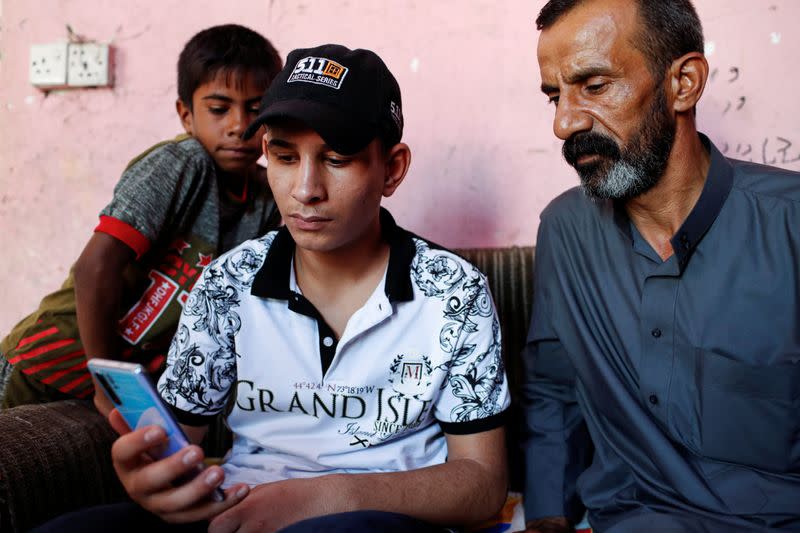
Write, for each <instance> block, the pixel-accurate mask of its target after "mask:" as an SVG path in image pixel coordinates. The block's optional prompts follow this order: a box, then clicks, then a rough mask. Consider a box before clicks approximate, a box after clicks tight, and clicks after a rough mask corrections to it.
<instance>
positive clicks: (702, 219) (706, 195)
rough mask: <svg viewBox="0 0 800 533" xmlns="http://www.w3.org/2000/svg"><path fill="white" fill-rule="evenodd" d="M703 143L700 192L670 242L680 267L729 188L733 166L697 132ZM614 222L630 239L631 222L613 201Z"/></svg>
mask: <svg viewBox="0 0 800 533" xmlns="http://www.w3.org/2000/svg"><path fill="white" fill-rule="evenodd" d="M698 135H699V136H700V140H701V141H702V143H703V146H705V148H706V149H707V150H708V151H709V154H710V156H711V164H710V165H709V168H708V175H707V176H706V181H705V184H704V185H703V191H702V192H701V193H700V198H699V199H698V200H697V204H695V206H694V208H692V210H691V212H690V213H689V216H688V217H686V220H685V221H684V222H683V224H682V225H681V227H680V229H679V230H678V231H677V232H676V233H675V235H673V236H672V239H670V243H671V244H672V249H673V250H674V252H675V257H676V258H677V259H678V264H679V265H680V270H681V272H683V270H684V269H685V268H686V265H687V264H688V262H689V258H690V257H691V255H692V253H693V252H694V249H695V247H696V246H697V244H698V243H699V242H700V240H701V239H702V238H703V236H704V235H705V234H706V232H707V231H708V229H709V228H710V227H711V224H713V223H714V221H715V220H716V219H717V216H718V215H719V212H720V211H721V210H722V206H723V205H724V204H725V200H726V199H727V198H728V194H729V193H730V192H731V188H732V187H733V167H732V166H731V164H730V162H729V161H728V160H727V159H725V156H723V155H722V153H721V152H720V151H719V150H718V149H717V147H716V146H714V143H712V142H711V141H710V140H709V138H708V137H706V136H705V135H703V134H702V133H699V132H698ZM614 222H615V223H616V224H617V226H618V227H619V229H620V231H622V232H623V233H624V234H625V235H626V236H627V237H628V238H629V239H631V240H633V234H632V233H631V221H630V218H628V215H627V213H626V212H625V208H624V206H623V205H622V203H621V202H615V203H614Z"/></svg>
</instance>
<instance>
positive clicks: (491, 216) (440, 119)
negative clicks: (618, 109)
mask: <svg viewBox="0 0 800 533" xmlns="http://www.w3.org/2000/svg"><path fill="white" fill-rule="evenodd" d="M543 3H544V2H543V0H536V1H535V2H530V1H528V0H503V1H502V2H498V1H494V0H469V1H463V0H437V1H435V2H430V1H421V0H403V1H401V0H392V1H390V0H370V1H360V2H359V1H353V0H314V1H311V0H306V1H302V0H292V1H290V0H237V1H231V2H217V1H211V0H192V1H191V2H187V1H186V0H138V1H135V2H117V1H114V0H0V26H1V28H2V29H0V53H1V54H2V56H0V239H2V244H3V246H2V250H3V259H2V260H1V261H0V295H2V298H3V303H4V305H2V307H0V335H2V334H4V333H5V332H6V331H7V330H8V329H9V328H10V327H11V326H12V325H13V323H14V322H16V320H18V319H19V318H21V317H22V315H23V314H26V313H27V312H29V311H31V310H32V309H33V307H34V306H35V305H36V303H37V302H38V300H39V299H40V298H41V296H43V295H44V294H45V293H46V292H48V291H50V290H52V289H53V288H55V287H56V286H58V284H59V283H60V282H61V281H62V279H63V278H64V277H65V275H66V272H67V270H68V268H69V266H70V264H71V263H72V262H73V261H74V259H75V258H76V257H77V255H78V253H79V252H80V250H81V248H82V246H83V244H84V243H85V241H86V240H87V239H88V237H89V235H90V233H91V230H92V228H93V227H94V224H95V223H96V219H97V212H98V211H99V210H100V209H101V208H102V207H103V205H104V204H105V203H106V202H107V201H108V199H109V198H110V195H111V191H112V188H113V186H114V183H115V182H116V180H117V178H118V177H119V174H120V172H121V170H122V169H123V167H124V165H125V163H126V162H127V161H128V159H129V158H131V157H132V156H133V155H135V154H136V153H138V152H139V151H140V150H142V149H144V148H146V147H148V146H149V145H151V144H152V143H154V142H156V141H158V140H161V139H163V138H165V137H169V136H172V135H173V134H175V133H176V132H178V131H179V123H178V121H177V119H176V117H175V115H174V112H173V101H174V99H175V79H174V77H175V74H174V63H175V61H176V59H177V55H178V52H179V51H180V49H181V47H182V46H183V44H184V43H185V41H186V40H187V39H188V38H189V37H190V36H191V35H192V34H194V33H195V32H196V31H198V30H200V29H201V28H204V27H206V26H210V25H213V24H219V23H224V22H238V23H242V24H246V25H248V26H250V27H252V28H254V29H256V30H258V31H261V32H262V33H264V34H265V35H267V36H268V37H269V38H270V39H271V40H272V41H273V43H274V44H275V45H276V47H277V48H278V49H279V50H280V51H281V53H282V54H284V55H285V54H286V53H288V52H289V50H291V49H292V48H294V47H298V46H308V45H313V44H320V43H322V42H326V41H327V42H340V43H342V44H345V45H348V46H351V47H365V48H372V49H374V50H375V51H377V52H378V53H379V54H380V55H381V56H382V57H383V58H384V59H385V60H386V62H387V63H388V64H389V66H390V68H391V69H392V70H393V72H394V73H395V75H396V76H397V78H398V80H399V82H400V85H401V87H402V89H403V97H404V98H403V100H404V108H405V115H406V125H407V126H406V137H405V140H406V141H407V142H408V143H409V144H410V145H411V147H412V150H413V153H414V158H413V159H414V160H413V164H412V170H411V172H410V175H409V176H408V178H407V180H406V182H405V183H404V184H403V186H402V187H401V189H400V190H399V192H398V193H397V195H396V197H394V198H392V199H390V201H388V202H387V205H388V206H389V207H390V208H391V209H392V211H393V212H394V214H395V215H396V217H397V218H398V219H399V221H400V222H401V223H402V224H404V225H405V226H406V227H408V228H410V229H412V230H414V231H417V232H420V233H423V234H424V235H426V236H428V237H430V238H431V239H433V240H435V241H438V242H440V243H442V244H444V245H447V246H452V247H458V246H492V245H507V244H532V243H534V241H535V236H536V229H537V225H538V215H539V213H540V212H541V210H542V209H543V208H544V206H545V205H546V204H547V202H548V201H549V200H550V199H551V198H552V197H553V196H555V195H556V194H558V193H559V192H561V191H563V190H564V189H566V188H568V187H570V186H572V185H573V184H575V183H576V179H575V178H574V176H573V173H572V171H571V170H570V169H569V168H567V167H566V165H565V164H564V162H563V161H562V160H561V158H560V155H559V149H560V144H559V143H558V142H557V141H556V140H555V138H554V137H553V135H552V132H551V119H552V109H550V108H548V107H547V105H546V103H545V98H544V97H543V96H542V95H541V94H540V93H539V90H538V86H539V83H540V79H539V75H538V68H537V63H536V39H537V33H536V30H535V27H534V24H533V20H534V18H535V16H536V13H537V12H538V10H539V8H540V7H541V5H543ZM696 3H697V7H698V10H699V11H700V15H701V18H702V19H703V21H704V23H705V26H706V36H707V40H708V41H709V52H710V55H709V60H710V62H711V64H712V68H714V69H716V73H715V75H714V78H713V80H712V82H711V83H710V86H709V88H708V90H707V93H706V96H705V98H704V101H703V104H702V106H701V109H700V114H699V117H700V124H701V127H702V128H703V129H704V130H705V131H707V132H709V133H710V134H711V137H712V138H713V139H714V140H715V141H717V142H719V143H720V144H721V146H722V147H725V146H727V149H728V153H729V154H730V155H733V156H735V155H736V154H737V153H738V154H739V157H741V158H744V159H748V158H753V159H754V160H757V161H761V160H763V159H767V160H769V161H773V160H775V161H776V162H777V163H783V165H784V166H787V167H789V168H796V169H798V170H800V162H798V161H794V160H795V159H800V129H799V128H798V126H796V117H798V116H800V113H798V111H800V102H798V98H797V93H798V89H800V80H798V78H797V76H796V74H795V71H796V69H795V66H796V64H797V59H798V58H797V53H796V52H793V51H795V50H797V49H798V45H799V44H800V42H799V41H800V35H798V32H797V31H796V21H797V20H800V2H797V1H796V0H697V2H696ZM231 6H233V7H231ZM66 24H69V25H70V26H71V27H72V28H73V29H74V30H75V31H76V32H78V33H81V34H83V35H85V36H86V37H88V38H90V39H96V40H98V41H103V42H111V43H112V44H113V45H114V46H115V47H116V52H117V66H116V69H115V77H116V84H115V87H114V88H113V89H91V90H82V91H64V92H52V93H50V94H49V95H47V96H45V95H44V94H43V93H42V92H40V91H39V90H37V89H36V88H34V87H32V86H31V85H30V84H29V83H28V81H27V80H28V66H27V64H28V53H29V47H30V45H31V44H34V43H48V42H53V41H58V40H65V39H66V36H67V34H66V30H65V25H66ZM711 43H713V44H711ZM734 68H735V69H738V70H734ZM742 98H744V100H742ZM787 143H793V144H792V145H791V146H788V147H787Z"/></svg>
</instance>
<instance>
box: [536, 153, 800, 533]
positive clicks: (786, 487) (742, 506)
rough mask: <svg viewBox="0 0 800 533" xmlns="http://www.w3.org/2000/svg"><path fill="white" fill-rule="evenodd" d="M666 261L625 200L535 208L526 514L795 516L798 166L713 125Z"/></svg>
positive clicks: (798, 473) (604, 519)
mask: <svg viewBox="0 0 800 533" xmlns="http://www.w3.org/2000/svg"><path fill="white" fill-rule="evenodd" d="M702 139H703V142H704V143H705V145H706V147H707V148H708V149H709V150H710V154H711V166H710V170H709V173H708V176H707V179H706V183H705V185H704V188H703V191H702V193H701V196H700V198H699V200H698V202H697V204H696V205H695V207H694V209H693V210H692V211H691V213H690V214H689V216H688V218H687V219H686V221H685V222H684V224H683V225H682V227H681V228H680V229H679V231H678V232H677V234H676V235H675V236H674V237H673V239H672V241H671V242H672V247H673V250H674V255H672V256H671V257H670V258H668V259H667V260H666V261H662V260H661V258H660V257H659V255H658V254H657V253H656V252H655V250H653V248H652V247H651V246H650V245H649V244H648V243H647V241H646V240H645V239H644V238H643V237H642V236H641V234H640V233H639V232H638V231H637V229H636V227H635V226H634V225H633V224H632V223H631V221H630V220H629V219H628V218H627V216H626V214H625V212H624V210H623V209H621V208H619V206H615V205H614V204H613V203H612V202H596V201H592V200H589V199H588V198H586V197H585V195H584V194H583V193H582V192H581V191H579V190H577V189H574V190H571V191H568V192H567V193H565V194H564V195H562V196H561V197H559V198H557V199H556V200H554V201H553V202H552V203H551V205H550V206H549V207H548V208H547V209H546V210H545V212H544V213H543V214H542V223H541V226H540V230H539V238H538V243H537V250H536V260H537V262H536V276H535V277H536V280H535V291H536V292H535V299H534V308H533V315H532V322H531V329H530V332H529V338H528V345H527V347H526V350H525V353H524V354H523V357H524V358H525V365H526V384H525V386H524V392H523V403H524V404H525V410H526V420H525V424H526V431H527V434H528V442H527V443H526V456H527V481H526V491H525V507H526V517H527V519H529V520H530V519H533V518H536V517H545V516H564V515H566V516H571V517H579V516H580V513H581V512H582V507H581V500H582V503H583V504H585V506H586V507H587V508H588V510H589V516H590V521H591V522H592V524H593V525H594V526H595V528H599V529H603V528H605V527H607V526H608V525H609V524H612V523H614V522H615V521H617V520H618V519H619V518H620V517H621V516H624V515H625V514H626V513H633V514H635V513H638V512H644V511H663V512H675V513H685V514H687V515H690V516H694V517H695V518H696V519H697V520H698V521H699V520H701V517H702V516H708V515H709V514H711V515H716V516H717V517H720V516H721V517H722V520H723V521H724V523H725V524H727V525H729V526H730V527H737V526H739V527H754V524H755V525H756V526H758V527H762V526H766V525H770V524H772V525H774V524H779V523H781V522H782V521H787V522H786V523H787V524H788V523H791V524H793V525H794V526H795V527H800V175H798V174H797V173H793V172H789V171H785V170H780V169H776V168H771V167H766V166H760V165H756V164H750V163H744V162H739V161H733V160H728V159H726V158H724V157H723V156H722V155H721V154H720V152H719V151H718V150H717V149H716V147H714V146H713V145H712V144H711V143H710V141H708V139H707V138H705V137H702Z"/></svg>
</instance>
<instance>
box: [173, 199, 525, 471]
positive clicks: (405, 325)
mask: <svg viewBox="0 0 800 533" xmlns="http://www.w3.org/2000/svg"><path fill="white" fill-rule="evenodd" d="M381 228H382V233H383V236H384V238H385V239H386V240H387V242H388V243H389V244H390V254H389V263H388V267H387V270H386V273H385V275H384V278H383V280H382V281H381V282H380V283H379V284H378V286H377V287H376V289H375V291H374V292H373V293H372V295H371V296H370V297H369V299H368V300H367V302H366V303H365V304H364V306H363V307H362V308H361V309H359V310H357V311H356V312H355V313H354V314H353V316H352V317H350V320H349V321H348V323H347V326H346V328H345V331H344V333H343V334H342V337H341V339H337V338H336V336H335V334H334V333H333V331H332V330H331V328H330V327H329V326H328V325H327V324H326V323H325V321H324V319H323V318H322V316H321V315H320V314H319V312H318V311H317V310H316V309H315V308H314V306H313V305H312V304H311V302H309V301H308V300H307V299H306V298H304V297H303V295H302V293H301V291H300V289H299V287H298V286H297V282H296V280H295V277H294V268H293V256H294V248H295V244H294V241H293V239H292V237H291V235H290V234H289V232H288V231H287V230H286V228H281V229H280V230H279V231H274V232H271V233H268V234H266V235H265V236H263V237H261V238H259V239H255V240H251V241H247V242H245V243H243V244H241V245H240V246H238V247H237V248H235V249H233V250H231V251H230V252H228V253H226V254H225V255H223V256H221V257H219V258H218V259H216V260H215V261H213V262H212V263H211V264H210V265H209V266H208V267H207V268H206V270H205V271H204V273H203V275H202V277H201V278H200V280H199V281H198V282H197V284H196V285H195V287H194V288H193V289H192V292H191V295H190V296H189V299H188V300H187V302H186V304H185V306H184V310H183V314H182V316H181V320H180V324H179V327H178V331H177V333H176V335H175V337H174V339H173V341H172V345H171V347H170V350H169V356H168V359H167V369H166V371H165V372H164V374H163V375H162V377H161V379H160V380H159V384H158V388H159V391H160V393H161V395H162V396H163V398H164V399H165V401H166V402H167V403H168V404H170V405H171V406H173V408H174V410H175V412H176V416H177V418H178V420H180V421H181V422H182V423H185V424H188V425H195V426H197V425H205V424H208V423H209V422H210V418H211V417H213V416H214V415H216V414H218V413H220V412H221V411H223V410H225V409H228V410H229V412H228V416H227V421H228V424H229V426H230V428H231V430H232V431H233V434H234V444H233V448H232V450H231V452H230V453H229V455H228V457H227V459H226V462H225V464H224V468H225V471H226V483H225V485H226V486H229V485H231V484H234V483H238V482H245V483H249V484H251V485H256V484H260V483H265V482H269V481H275V480H279V479H287V478H295V477H307V476H317V475H322V474H329V473H336V472H353V473H358V472H393V471H402V470H411V469H416V468H422V467H425V466H430V465H435V464H440V463H443V462H444V461H445V459H446V457H447V447H446V442H445V437H444V433H445V432H446V433H450V434H469V433H477V432H481V431H486V430H489V429H493V428H496V427H499V426H501V425H502V424H503V416H502V415H503V413H504V411H505V410H506V409H507V408H508V405H509V393H508V383H507V380H506V375H505V371H504V367H503V359H502V355H501V348H500V327H499V323H498V320H497V313H496V311H495V308H494V303H493V302H492V298H491V295H490V294H489V289H488V285H487V282H486V279H485V277H484V275H483V274H482V273H481V272H479V271H478V270H477V269H476V268H475V267H474V266H472V265H471V264H470V263H468V262H467V261H465V260H464V259H462V258H460V257H458V256H457V255H455V254H453V253H451V252H449V251H446V250H442V249H439V248H437V247H435V246H434V245H431V244H430V243H428V242H426V241H425V240H423V239H420V238H419V237H416V236H414V235H412V234H411V233H409V232H407V231H405V230H403V229H401V228H399V227H398V226H397V225H396V224H395V222H394V220H393V219H392V217H391V215H389V213H388V212H387V211H385V210H382V212H381Z"/></svg>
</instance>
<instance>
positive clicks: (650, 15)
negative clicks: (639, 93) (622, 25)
mask: <svg viewBox="0 0 800 533" xmlns="http://www.w3.org/2000/svg"><path fill="white" fill-rule="evenodd" d="M586 1H589V0H550V1H549V2H547V4H546V5H545V6H544V7H543V8H542V10H541V11H540V12H539V16H538V17H537V18H536V28H537V29H539V30H545V29H547V28H549V27H550V26H552V25H553V24H555V23H556V21H558V19H560V18H561V16H562V15H564V14H566V13H567V12H568V11H570V10H571V9H573V8H574V7H576V6H578V5H580V4H582V3H584V2H586ZM636 4H637V5H638V7H639V18H640V19H641V21H642V24H641V26H640V28H639V31H637V32H636V37H635V39H634V42H633V45H634V46H635V47H636V48H638V49H639V51H640V52H642V53H643V54H644V55H645V57H646V58H647V59H648V64H649V68H650V72H651V74H652V75H653V77H654V78H655V79H656V80H657V81H660V80H662V79H663V78H664V75H665V74H666V71H667V68H669V65H670V63H672V61H674V60H675V59H677V58H679V57H681V56H682V55H684V54H688V53H689V52H700V53H701V54H702V53H703V50H704V42H705V41H704V39H703V26H702V24H701V23H700V17H698V16H697V11H695V9H694V6H693V5H692V2H691V1H690V0H636Z"/></svg>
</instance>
